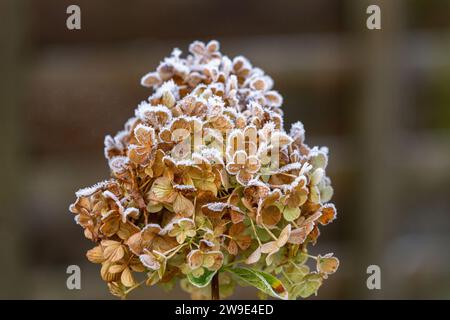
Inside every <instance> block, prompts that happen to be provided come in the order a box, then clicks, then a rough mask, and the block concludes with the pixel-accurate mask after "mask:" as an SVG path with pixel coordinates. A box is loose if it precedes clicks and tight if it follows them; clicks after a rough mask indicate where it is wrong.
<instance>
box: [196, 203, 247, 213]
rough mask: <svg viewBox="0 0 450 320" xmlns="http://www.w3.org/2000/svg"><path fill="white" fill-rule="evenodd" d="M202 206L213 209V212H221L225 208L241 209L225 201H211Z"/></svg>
mask: <svg viewBox="0 0 450 320" xmlns="http://www.w3.org/2000/svg"><path fill="white" fill-rule="evenodd" d="M204 207H207V208H208V209H209V210H211V211H214V212H222V211H223V210H225V209H232V210H235V211H241V209H239V208H238V207H236V206H233V205H232V204H229V203H225V202H211V203H208V204H206V205H204Z"/></svg>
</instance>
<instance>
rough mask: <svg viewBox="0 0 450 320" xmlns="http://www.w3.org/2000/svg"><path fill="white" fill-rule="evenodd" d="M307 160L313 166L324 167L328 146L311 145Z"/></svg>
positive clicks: (326, 161) (326, 162) (325, 165)
mask: <svg viewBox="0 0 450 320" xmlns="http://www.w3.org/2000/svg"><path fill="white" fill-rule="evenodd" d="M309 159H310V160H309V162H310V163H311V164H312V165H313V166H314V168H323V169H325V168H326V167H327V165H328V148H327V147H321V148H320V149H319V147H317V146H316V147H313V148H312V149H311V150H310V153H309Z"/></svg>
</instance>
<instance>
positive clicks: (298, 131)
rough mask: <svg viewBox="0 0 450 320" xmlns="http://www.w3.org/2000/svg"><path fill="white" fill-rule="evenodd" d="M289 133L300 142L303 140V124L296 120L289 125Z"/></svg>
mask: <svg viewBox="0 0 450 320" xmlns="http://www.w3.org/2000/svg"><path fill="white" fill-rule="evenodd" d="M289 135H290V136H291V137H292V138H293V139H294V140H299V141H300V142H301V143H303V141H305V127H304V126H303V123H301V122H300V121H297V122H296V123H294V124H293V125H292V126H291V131H290V132H289Z"/></svg>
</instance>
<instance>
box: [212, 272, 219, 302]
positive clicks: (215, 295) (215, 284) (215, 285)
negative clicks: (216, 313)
mask: <svg viewBox="0 0 450 320" xmlns="http://www.w3.org/2000/svg"><path fill="white" fill-rule="evenodd" d="M211 300H220V293H219V272H216V274H215V275H214V277H213V278H212V280H211Z"/></svg>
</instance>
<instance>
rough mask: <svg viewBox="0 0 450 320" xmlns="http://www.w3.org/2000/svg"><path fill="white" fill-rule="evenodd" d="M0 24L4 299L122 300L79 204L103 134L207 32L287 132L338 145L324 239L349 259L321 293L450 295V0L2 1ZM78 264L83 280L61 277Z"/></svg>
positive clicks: (156, 292)
mask: <svg viewBox="0 0 450 320" xmlns="http://www.w3.org/2000/svg"><path fill="white" fill-rule="evenodd" d="M71 4H77V5H79V6H80V7H81V25H82V29H81V30H79V31H70V30H68V29H67V28H66V19H67V17H68V15H67V14H66V8H67V7H68V6H69V5H71ZM370 4H377V5H379V6H380V8H381V22H382V30H373V31H372V30H368V29H367V28H366V19H367V17H368V15H367V14H366V8H367V6H368V5H370ZM0 35H1V38H0V40H1V45H0V71H1V77H0V136H1V139H2V143H1V159H0V160H1V163H0V168H1V169H2V174H1V176H2V179H1V182H2V184H1V185H0V196H1V198H0V199H1V201H0V204H1V211H0V254H1V259H0V283H1V284H2V286H0V298H32V299H38V298H39V299H83V298H84V299H94V298H99V299H109V298H112V296H110V294H109V293H108V290H107V287H106V285H105V284H104V283H103V281H102V280H101V278H100V276H99V266H98V265H94V264H90V263H89V262H88V261H87V259H86V258H85V251H86V250H87V249H89V248H91V247H92V244H91V243H90V242H89V240H87V239H85V238H84V237H83V236H82V230H81V228H80V227H79V226H77V225H75V223H74V221H73V215H72V214H70V213H69V212H68V206H69V204H70V203H72V202H73V201H74V200H75V196H74V192H75V191H76V190H78V189H79V188H81V187H84V186H90V185H92V184H94V183H95V182H97V181H100V180H103V179H105V178H106V177H107V176H108V174H109V172H108V166H107V163H106V161H105V159H104V157H103V139H104V136H105V135H106V134H114V133H116V132H117V131H118V130H120V129H121V128H122V126H123V123H124V122H125V120H126V119H128V117H130V116H132V115H133V110H134V108H135V107H136V105H137V104H138V103H139V102H140V101H141V100H144V99H146V98H147V97H148V96H149V95H150V92H149V90H148V89H146V88H143V87H140V85H139V80H140V77H141V76H142V75H144V74H145V73H147V72H148V71H151V70H154V69H155V68H156V67H157V65H158V64H159V61H160V60H161V59H163V57H165V56H167V55H168V54H169V53H170V52H171V50H172V48H174V47H179V48H180V49H182V50H183V51H184V52H186V51H187V46H188V44H189V43H190V42H191V41H193V40H196V39H198V40H203V41H207V40H210V39H217V40H219V41H220V42H221V49H222V52H223V53H224V54H226V55H228V56H231V57H233V56H235V55H238V54H242V55H244V56H246V57H248V58H249V59H250V60H251V62H252V63H253V64H254V65H255V66H259V67H261V68H262V69H264V70H265V71H266V72H267V73H268V74H269V75H271V76H272V77H273V79H274V80H275V89H277V90H279V92H280V93H281V94H282V95H283V97H284V100H285V104H284V107H283V108H284V110H285V119H286V128H287V129H289V127H290V123H292V122H294V121H296V120H301V121H302V122H303V123H304V125H305V128H306V130H307V131H306V132H307V143H308V144H309V145H311V146H312V145H326V146H328V147H329V148H330V165H329V168H328V173H329V175H330V177H331V178H332V181H333V186H334V188H335V197H334V201H335V203H336V206H337V208H338V220H336V221H335V222H334V223H333V224H331V225H329V226H327V227H324V228H322V235H321V237H320V239H319V241H318V244H317V245H316V247H313V248H312V249H311V250H312V252H313V253H315V254H317V253H326V252H335V254H336V256H338V257H339V258H340V260H341V266H340V269H339V271H338V272H337V273H336V274H335V275H333V276H331V277H330V279H329V280H328V281H326V282H325V285H324V286H323V287H322V288H321V289H320V290H319V296H318V297H317V298H320V299H325V298H327V299H348V298H353V299H379V298H387V299H408V298H412V299H416V298H425V299H432V298H446V299H449V298H450V250H449V245H450V232H449V231H450V192H449V188H450V86H449V85H450V41H449V40H450V1H447V0H442V1H440V0H421V1H419V0H409V1H408V0H403V1H402V0H395V1H389V0H385V1H381V0H370V1H365V0H364V1H361V0H354V1H351V0H345V1H344V0H343V1H337V0H309V1H307V0H296V1H288V0H278V1H273V0H272V1H269V0H249V1H238V0H228V1H211V0H195V1H183V0H161V1H159V0H158V1H156V0H155V1H153V0H152V1H143V0H134V1H126V2H125V1H119V0H108V1H107V0H95V1H93V0H89V1H88V0H73V1H66V0H58V1H56V0H55V1H52V0H40V1H31V0H0ZM72 264H77V265H80V267H81V272H82V282H81V284H82V290H73V291H70V290H68V289H67V288H66V279H67V276H68V275H67V274H66V268H67V266H68V265H72ZM372 264H375V265H379V266H380V268H381V276H382V278H381V279H382V282H381V290H368V289H367V287H366V279H367V277H368V274H367V273H366V269H367V267H368V266H369V265H372ZM255 293H256V292H255V291H254V290H253V289H250V288H244V289H238V290H237V292H236V294H235V295H234V296H233V298H235V299H240V298H255V297H256V295H255ZM170 297H172V298H188V295H187V294H185V293H183V292H181V291H180V290H179V289H177V290H176V291H175V292H173V293H172V294H171V295H170ZM130 298H136V299H152V298H169V295H167V294H165V293H164V292H163V291H161V290H160V289H159V288H145V289H139V290H137V291H136V292H135V293H133V294H131V295H130Z"/></svg>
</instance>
